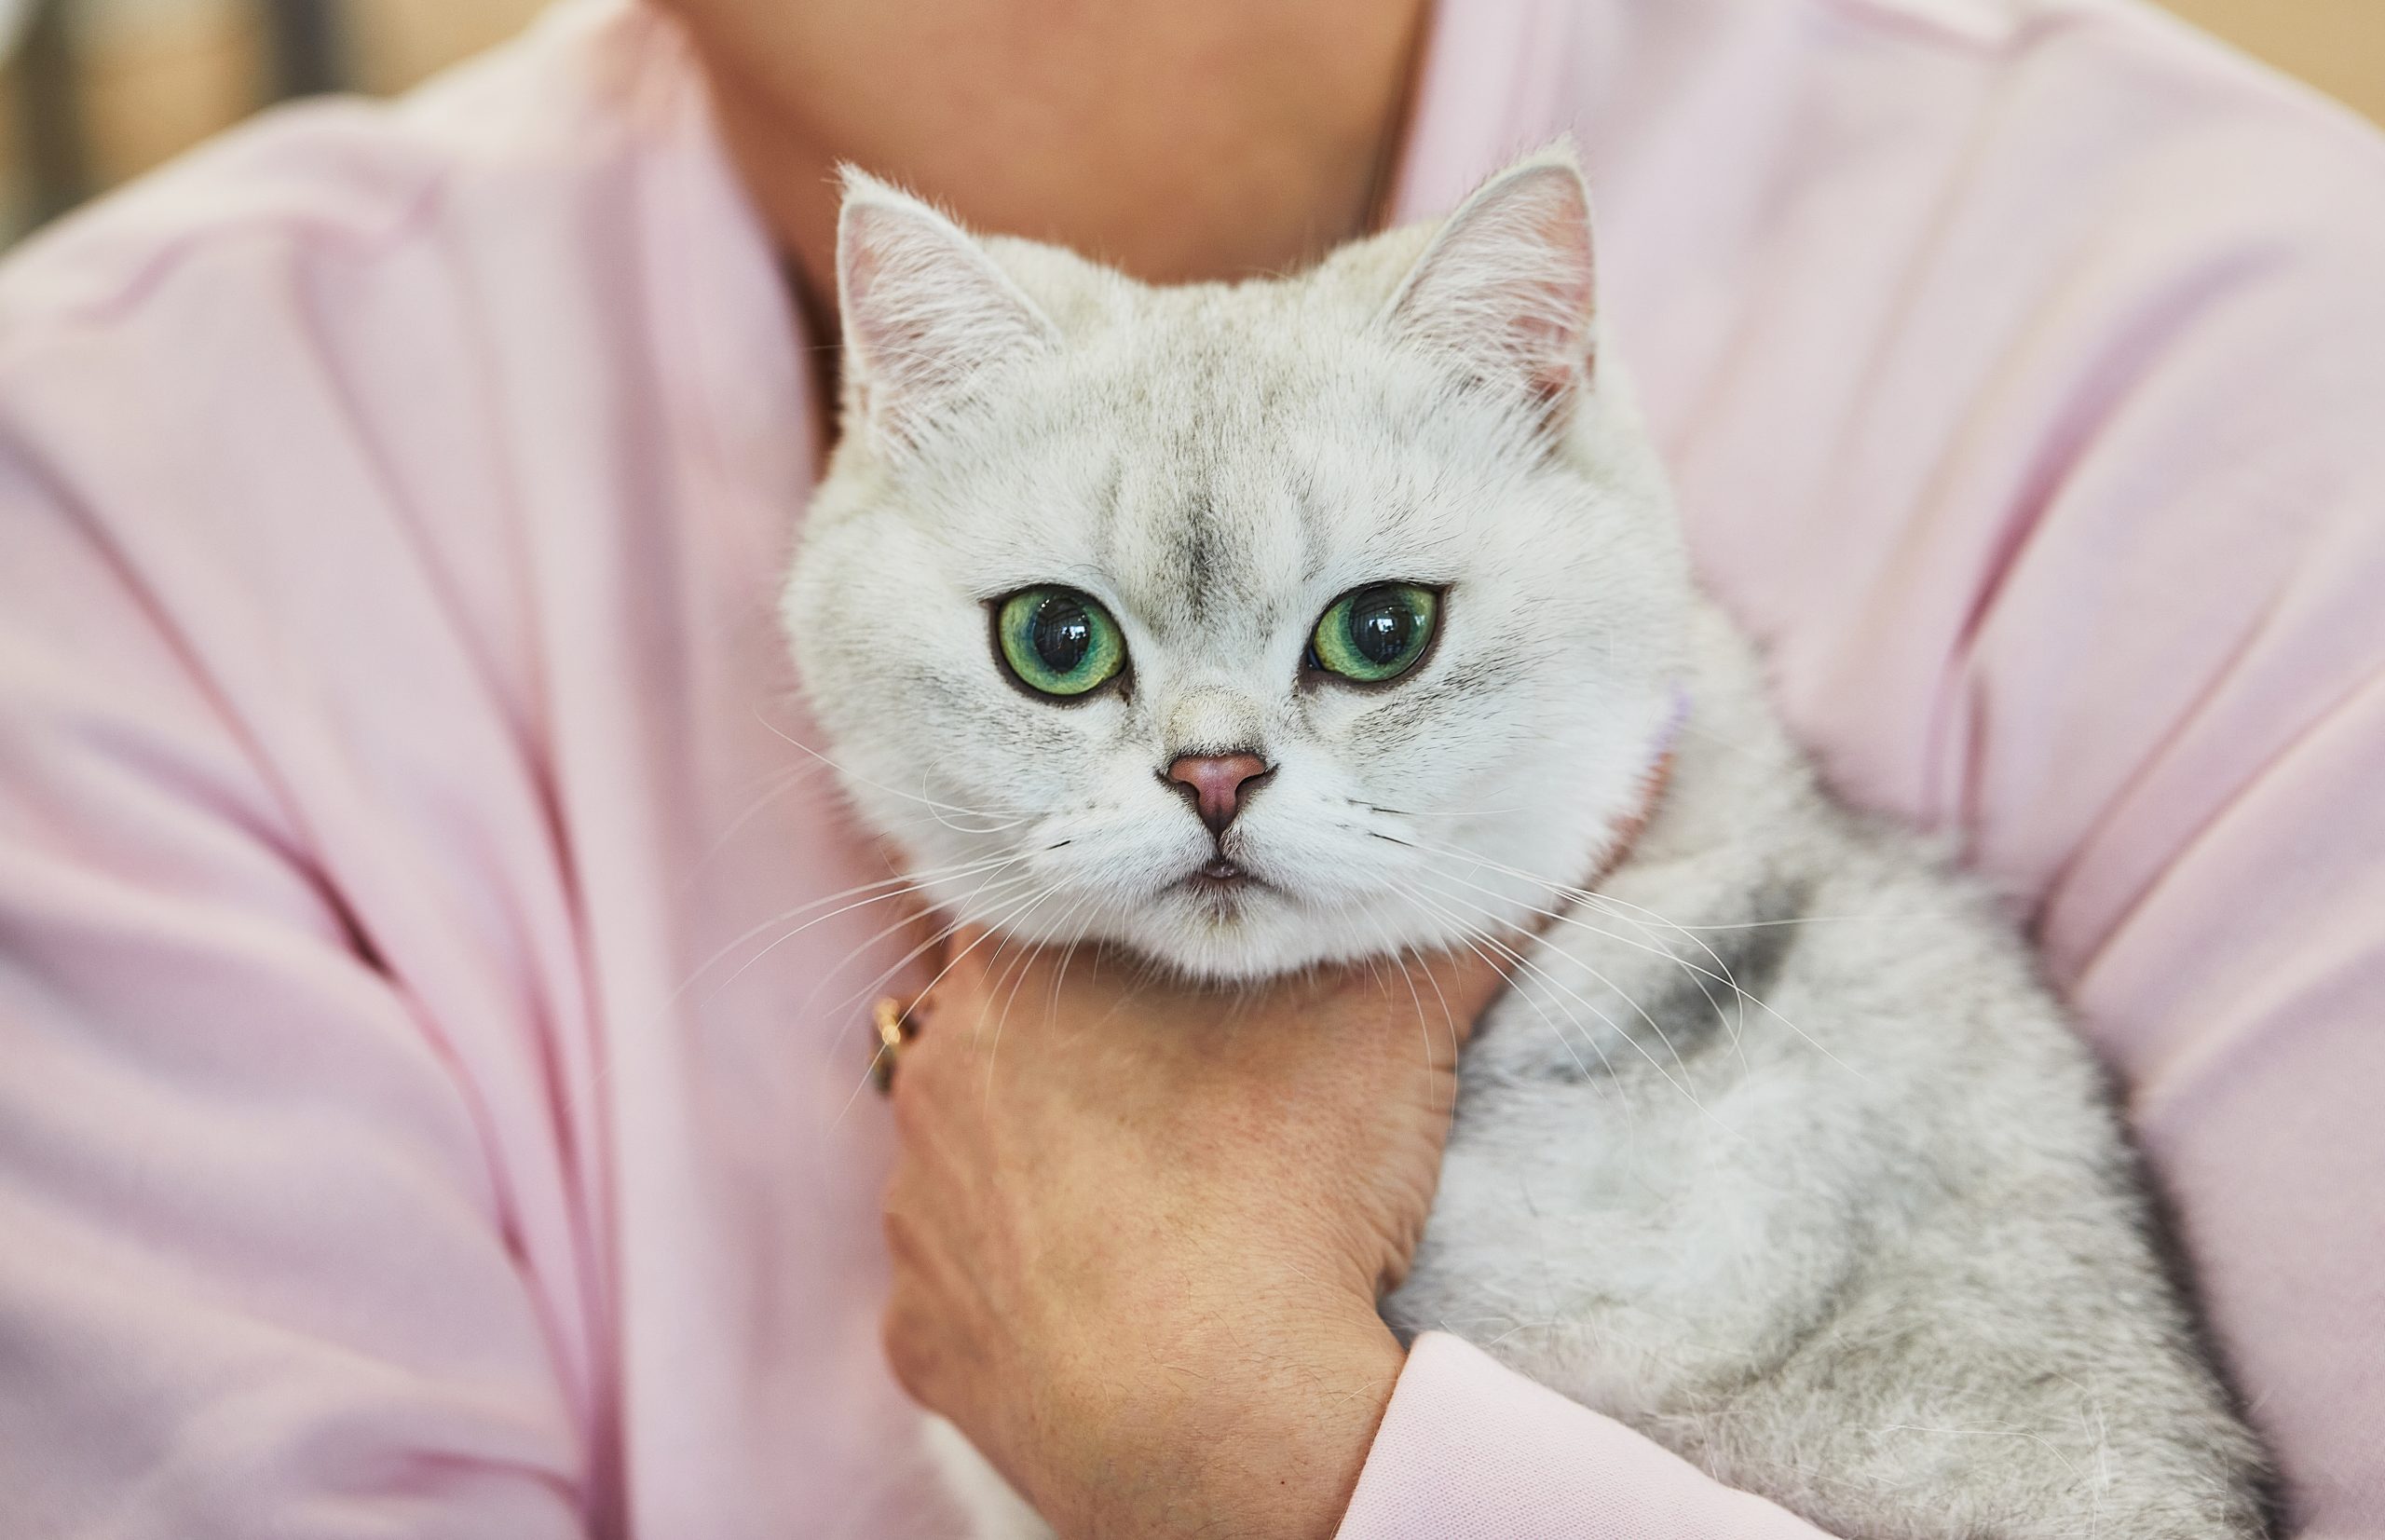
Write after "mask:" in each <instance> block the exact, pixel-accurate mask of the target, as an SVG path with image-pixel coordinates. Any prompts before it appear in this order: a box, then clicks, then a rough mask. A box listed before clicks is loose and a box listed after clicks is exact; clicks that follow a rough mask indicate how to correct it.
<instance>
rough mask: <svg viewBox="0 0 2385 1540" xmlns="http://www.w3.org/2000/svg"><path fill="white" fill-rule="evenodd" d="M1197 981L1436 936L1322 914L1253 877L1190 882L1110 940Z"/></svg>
mask: <svg viewBox="0 0 2385 1540" xmlns="http://www.w3.org/2000/svg"><path fill="white" fill-rule="evenodd" d="M1110 939H1111V941H1112V943H1113V944H1114V945H1118V946H1122V947H1125V948H1126V949H1127V950H1129V951H1132V952H1134V953H1136V954H1138V956H1141V957H1144V958H1147V959H1149V960H1150V961H1152V962H1155V963H1157V964H1159V965H1160V966H1162V967H1164V968H1165V969H1167V970H1168V971H1169V972H1170V973H1173V974H1177V975H1179V977H1182V978H1185V979H1187V980H1189V981H1192V982H1193V983H1197V984H1251V983H1257V982H1260V981H1261V980H1264V979H1269V978H1274V977H1278V976H1281V975H1283V974H1294V973H1299V972H1301V971H1302V970H1303V969H1307V968H1316V967H1327V966H1332V965H1334V964H1338V963H1346V962H1356V961H1360V960H1362V959H1365V958H1370V957H1381V956H1383V955H1384V954H1385V953H1386V952H1389V951H1393V950H1397V949H1401V948H1405V947H1429V946H1435V945H1438V944H1439V943H1440V939H1441V938H1439V937H1437V936H1434V937H1424V936H1419V937H1409V936H1394V935H1391V934H1388V933H1387V932H1386V930H1385V929H1384V921H1383V918H1382V917H1380V916H1370V915H1364V914H1355V913H1353V914H1335V915H1329V914H1320V913H1317V912H1316V911H1315V910H1313V909H1312V908H1310V907H1309V906H1306V905H1303V904H1302V903H1301V902H1299V901H1298V900H1297V899H1294V898H1293V897H1291V896H1290V895H1288V894H1287V893H1283V892H1281V891H1280V890H1277V889H1274V888H1271V887H1269V886H1267V885H1266V884H1264V883H1261V882H1256V881H1247V880H1246V881H1242V882H1230V883H1225V884H1213V883H1208V882H1200V881H1194V882H1187V883H1185V884H1182V885H1180V886H1179V888H1177V889H1174V890H1171V891H1170V892H1169V893H1167V894H1166V895H1165V897H1164V898H1162V899H1161V900H1160V901H1159V902H1158V903H1156V904H1154V905H1152V906H1151V907H1150V908H1149V909H1148V910H1147V911H1145V912H1144V913H1142V914H1140V915H1138V916H1134V917H1131V918H1130V919H1128V920H1126V922H1125V923H1124V924H1122V925H1120V926H1118V927H1117V931H1116V933H1115V934H1113V935H1112V936H1111V938H1110Z"/></svg>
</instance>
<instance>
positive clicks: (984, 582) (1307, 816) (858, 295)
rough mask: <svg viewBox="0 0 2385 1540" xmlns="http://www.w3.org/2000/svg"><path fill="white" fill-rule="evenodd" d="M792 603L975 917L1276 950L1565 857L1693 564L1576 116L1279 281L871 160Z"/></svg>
mask: <svg viewBox="0 0 2385 1540" xmlns="http://www.w3.org/2000/svg"><path fill="white" fill-rule="evenodd" d="M838 262H839V279H840V282H841V285H842V291H843V292H842V296H841V298H842V302H843V310H842V313H843V317H844V325H845V354H844V357H845V367H846V370H847V381H846V395H845V402H844V429H843V438H842V442H841V443H840V444H839V446H838V451H837V454H836V457H835V460H834V462H833V464H832V466H831V469H830V474H829V476H828V478H827V480H826V481H825V484H823V485H822V487H821V488H820V491H819V493H818V495H817V497H816V498H815V499H814V501H813V504H812V507H811V511H810V513H809V514H808V516H807V522H806V526H805V529H804V532H803V540H802V548H801V551H800V552H799V554H798V555H797V560H796V564H795V569H794V574H793V577H792V579H791V580H790V582H789V584H788V587H787V591H786V598H785V605H784V619H785V622H786V625H787V627H788V631H789V634H790V635H791V637H792V639H793V642H794V645H795V648H796V652H797V659H798V661H799V663H800V665H801V669H802V674H803V678H804V686H805V690H806V693H807V695H808V697H809V699H810V701H811V704H812V707H813V711H814V715H816V717H817V718H818V720H819V721H820V723H821V724H822V726H823V727H824V729H825V731H826V733H827V737H828V751H829V753H830V755H831V756H833V758H834V759H835V761H836V762H837V765H838V770H840V772H841V773H842V775H843V777H844V781H845V785H846V789H847V791H848V792H849V793H850V794H851V796H852V799H853V801H854V802H855V803H856V804H857V806H858V807H859V809H860V810H861V812H862V814H863V815H864V817H865V819H866V820H867V821H868V822H869V823H870V824H871V825H874V826H875V827H876V829H877V830H878V831H879V833H881V834H883V835H886V836H888V837H890V838H892V839H893V840H894V841H895V842H896V844H897V845H898V847H899V848H900V849H901V851H902V852H903V853H904V855H905V857H906V861H907V863H908V865H909V866H910V869H911V871H912V873H913V874H914V875H915V876H917V877H919V878H920V879H921V880H922V881H923V883H924V885H925V887H926V889H927V891H928V893H930V895H932V897H933V898H934V900H935V901H936V903H937V904H938V905H939V906H942V907H944V908H945V909H947V911H948V912H949V913H951V914H952V915H954V916H955V917H957V918H961V919H966V920H974V921H975V922H978V923H981V924H985V925H988V926H990V927H992V928H994V929H997V930H1002V931H1005V932H1007V933H1010V934H1017V935H1022V936H1025V937H1028V938H1030V939H1036V940H1046V941H1071V942H1073V941H1080V940H1088V939H1091V940H1102V941H1110V942H1115V943H1120V944H1124V945H1125V946H1127V947H1132V948H1134V949H1135V950H1137V951H1138V952H1141V953H1143V954H1145V955H1147V956H1149V957H1152V958H1154V959H1157V960H1161V961H1165V962H1167V963H1170V964H1173V965H1175V966H1177V967H1179V968H1180V969H1182V970H1184V971H1186V972H1188V973H1190V974H1197V975H1201V976H1205V977H1211V978H1234V977H1251V976H1257V975H1262V974H1271V973H1275V972H1280V971H1284V970H1287V969H1291V968H1296V967H1299V966H1302V965H1303V964H1307V963H1311V962H1315V961H1326V960H1340V959H1347V958H1354V957H1360V956H1367V955H1373V954H1381V953H1385V952H1390V951H1394V950H1398V949H1401V948H1407V947H1433V946H1442V945H1451V944H1455V943H1457V942H1459V941H1461V940H1462V939H1463V938H1464V937H1465V935H1466V934H1468V933H1469V932H1479V931H1480V930H1481V929H1483V928H1484V927H1485V926H1486V925H1487V924H1489V923H1491V922H1492V921H1494V920H1496V921H1513V920H1517V919H1519V918H1520V917H1521V916H1522V914H1523V910H1524V906H1527V905H1530V904H1534V903H1543V902H1546V898H1547V893H1548V891H1549V889H1550V888H1551V887H1552V886H1554V885H1556V884H1561V883H1566V882H1576V881H1580V880H1583V879H1585V878H1587V876H1588V873H1589V871H1590V868H1591V867H1592V866H1593V865H1595V863H1596V862H1597V861H1598V860H1599V859H1600V858H1601V854H1602V852H1604V851H1605V850H1606V849H1607V848H1608V847H1609V846H1610V845H1611V844H1612V843H1613V842H1614V840H1615V838H1617V835H1618V832H1619V830H1620V828H1621V827H1622V825H1625V824H1626V823H1627V822H1628V821H1629V819H1630V818H1631V817H1632V816H1633V814H1634V813H1635V812H1636V811H1638V807H1639V804H1640V801H1641V798H1642V782H1643V777H1644V776H1645V775H1646V773H1647V772H1648V770H1649V769H1650V766H1651V763H1652V760H1653V758H1654V757H1655V756H1656V754H1657V753H1658V752H1659V748H1658V745H1659V743H1660V741H1661V739H1662V737H1663V735H1664V733H1665V730H1666V723H1667V719H1668V717H1669V715H1670V713H1671V712H1672V711H1673V710H1674V709H1675V703H1674V699H1675V690H1676V681H1677V677H1678V675H1679V672H1680V668H1681V658H1682V652H1683V632H1684V627H1685V622H1686V618H1687V614H1688V606H1689V602H1690V601H1689V596H1688V595H1689V591H1688V580H1687V577H1686V573H1685V567H1684V563H1683V556H1682V552H1681V547H1680V541H1679V537H1678V533H1677V531H1676V528H1675V525H1674V523H1673V519H1672V513H1671V508H1670V501H1669V499H1668V496H1667V494H1666V491H1665V488H1664V484H1663V481H1662V477H1661V474H1660V473H1659V471H1658V470H1657V468H1656V462H1655V457H1654V455H1653V453H1652V452H1651V451H1650V449H1649V447H1648V445H1647V444H1646V443H1645V440H1644V435H1643V434H1642V430H1641V429H1640V427H1639V425H1638V422H1637V420H1636V417H1635V416H1634V414H1633V412H1632V410H1631V408H1630V406H1629V402H1628V401H1627V400H1626V398H1625V393H1624V391H1623V389H1622V388H1621V385H1620V382H1619V381H1618V380H1617V379H1616V378H1615V370H1614V368H1613V366H1612V364H1611V362H1610V361H1607V360H1604V359H1602V358H1601V357H1600V356H1599V349H1598V330H1597V327H1596V324H1595V321H1594V317H1593V304H1592V259H1591V244H1590V227H1589V212H1588V198H1587V195H1586V194H1585V192H1584V189H1583V185H1582V180H1581V175H1580V172H1579V171H1578V170H1577V169H1576V168H1575V166H1574V161H1573V159H1572V157H1571V156H1570V155H1569V154H1567V153H1564V152H1562V151H1558V152H1551V153H1545V154H1543V155H1541V156H1537V157H1533V158H1531V159H1528V160H1526V161H1524V162H1522V163H1520V165H1517V166H1515V167H1513V168H1511V169H1510V170H1506V171H1505V172H1503V173H1501V174H1500V175H1498V176H1497V177H1495V178H1493V179H1492V181H1491V182H1490V183H1488V184H1485V185H1484V186H1483V187H1482V188H1481V189H1480V190H1479V191H1478V192H1477V193H1476V194H1475V195H1474V196H1473V197H1472V198H1469V199H1468V200H1467V201H1466V202H1465V205H1464V206H1463V207H1461V208H1460V209H1459V210H1458V211H1457V212H1456V213H1454V214H1453V215H1451V217H1450V219H1449V220H1447V221H1446V222H1444V223H1443V224H1442V225H1440V226H1438V228H1437V229H1436V228H1416V229H1410V230H1402V231H1396V232H1393V233H1391V234H1388V235H1384V236H1381V237H1378V238H1374V239H1371V240H1367V241H1362V242H1359V243H1356V244H1355V245H1352V246H1349V247H1345V248H1343V249H1342V251H1340V252H1337V253H1335V254H1334V255H1333V256H1332V257H1331V258H1329V259H1328V260H1327V261H1326V262H1325V263H1324V264H1322V265H1321V266H1318V267H1317V268H1315V270H1313V271H1311V272H1309V273H1306V274H1304V275H1302V276H1300V277H1296V278H1290V279H1280V280H1270V281H1263V282H1248V283H1242V284H1237V285H1233V286H1222V285H1199V286H1193V287H1185V288H1169V289H1153V288H1149V287H1145V286H1143V285H1140V284H1138V283H1135V282H1133V281H1131V280H1129V279H1125V278H1124V277H1122V276H1120V275H1118V274H1116V273H1114V272H1111V271H1109V270H1107V269H1104V268H1101V267H1098V266H1095V265H1093V264H1091V263H1089V262H1086V261H1084V260H1083V259H1081V258H1078V257H1076V256H1073V255H1071V254H1070V253H1068V252H1062V251H1059V250H1056V249H1055V248H1052V247H1048V246H1041V245H1036V244H1032V243H1029V242H1025V241H1017V240H1010V239H982V240H981V239H978V238H973V237H971V236H970V235H968V234H967V233H965V232H964V231H962V230H961V229H960V228H959V227H958V226H956V225H953V224H952V223H951V222H950V221H948V220H947V219H946V218H944V217H943V216H942V215H941V214H939V213H937V212H936V211H934V210H933V209H931V208H929V207H928V206H927V205H925V204H923V203H920V202H919V201H917V200H916V199H913V198H909V197H906V195H904V194H902V193H900V192H897V191H895V190H893V188H890V187H887V186H885V185H883V184H879V183H877V182H874V181H871V180H869V179H867V178H865V177H860V176H855V177H853V178H852V179H851V181H850V184H849V186H848V191H847V196H846V199H845V207H844V217H843V225H842V228H841V231H840V233H839V246H838Z"/></svg>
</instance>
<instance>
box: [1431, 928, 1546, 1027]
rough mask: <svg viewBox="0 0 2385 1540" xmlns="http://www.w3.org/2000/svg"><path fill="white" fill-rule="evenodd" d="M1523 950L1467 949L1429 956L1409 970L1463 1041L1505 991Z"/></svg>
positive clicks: (1510, 946)
mask: <svg viewBox="0 0 2385 1540" xmlns="http://www.w3.org/2000/svg"><path fill="white" fill-rule="evenodd" d="M1521 950H1522V946H1521V945H1520V941H1517V942H1505V943H1502V944H1500V945H1498V946H1485V947H1460V948H1459V949H1458V950H1456V951H1451V952H1434V953H1430V954H1428V955H1426V956H1424V957H1422V958H1418V959H1416V960H1414V961H1411V962H1409V963H1407V964H1406V967H1407V969H1408V971H1409V973H1410V975H1411V980H1412V982H1414V983H1415V985H1416V986H1417V988H1429V989H1430V990H1431V991H1432V996H1433V998H1434V999H1435V1000H1437V1001H1438V1002H1439V1003H1440V1004H1441V1005H1442V1006H1443V1007H1444V1008H1445V1009H1446V1011H1447V1012H1448V1015H1449V1017H1450V1024H1451V1026H1452V1027H1454V1028H1455V1029H1457V1031H1458V1033H1459V1035H1460V1038H1461V1040H1462V1039H1463V1038H1465V1037H1466V1036H1470V1035H1471V1034H1472V1032H1473V1030H1474V1024H1475V1022H1476V1021H1477V1020H1478V1019H1479V1017H1480V1016H1481V1015H1482V1013H1483V1012H1484V1011H1485V1010H1486V1009H1488V1008H1489V1007H1490V1004H1491V1002H1492V1001H1494V1000H1496V999H1498V998H1499V996H1500V994H1501V993H1502V992H1503V991H1504V990H1505V989H1506V987H1507V979H1508V975H1509V974H1511V973H1512V972H1513V970H1514V968H1515V966H1516V958H1517V955H1518V954H1519V953H1520V951H1521Z"/></svg>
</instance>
